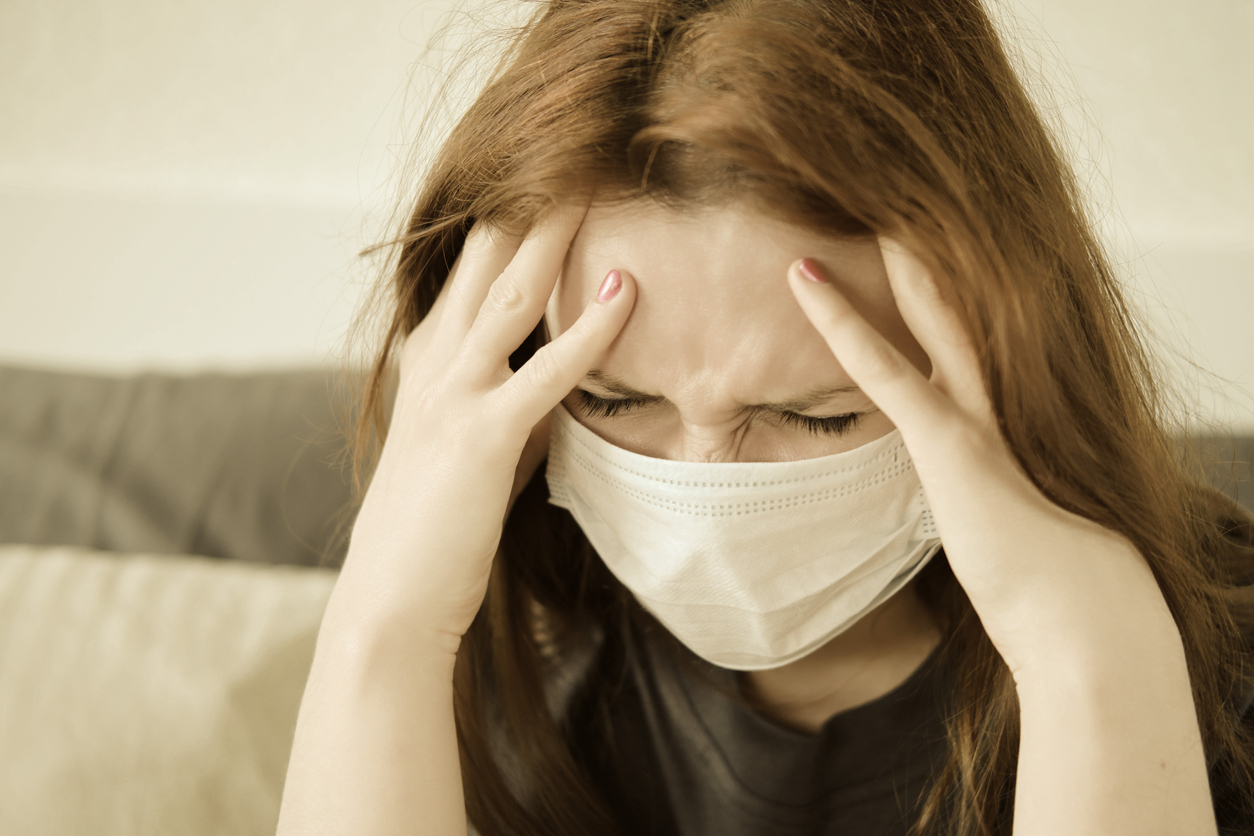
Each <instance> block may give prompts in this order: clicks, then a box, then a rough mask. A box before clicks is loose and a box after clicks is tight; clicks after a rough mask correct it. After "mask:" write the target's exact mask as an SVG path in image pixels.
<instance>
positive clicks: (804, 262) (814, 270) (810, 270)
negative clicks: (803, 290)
mask: <svg viewBox="0 0 1254 836" xmlns="http://www.w3.org/2000/svg"><path fill="white" fill-rule="evenodd" d="M797 269H798V270H800V271H801V275H803V276H805V277H806V278H807V279H809V280H810V281H812V282H818V283H819V284H827V279H825V278H823V271H821V270H820V269H819V265H817V264H815V263H814V260H813V259H809V258H803V259H801V264H799V265H798V266H797Z"/></svg>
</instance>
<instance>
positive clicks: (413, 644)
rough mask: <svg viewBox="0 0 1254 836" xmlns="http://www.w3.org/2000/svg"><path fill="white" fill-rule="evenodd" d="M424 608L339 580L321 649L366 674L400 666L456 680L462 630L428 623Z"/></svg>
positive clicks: (326, 616)
mask: <svg viewBox="0 0 1254 836" xmlns="http://www.w3.org/2000/svg"><path fill="white" fill-rule="evenodd" d="M421 611H422V610H421V608H403V609H402V608H393V607H389V606H385V605H383V604H382V603H381V602H380V601H379V600H377V599H376V598H371V597H363V596H358V595H355V594H353V593H352V591H351V590H350V589H348V588H347V587H342V586H341V585H340V584H339V583H337V584H336V587H335V589H334V590H333V591H332V594H331V598H330V600H328V602H327V608H326V611H325V613H324V615H323V619H322V626H321V628H320V630H319V633H318V647H319V652H322V649H323V648H324V647H325V648H326V652H327V653H328V654H330V655H333V656H334V657H336V658H337V659H338V660H339V661H340V663H341V664H348V665H352V666H353V667H355V668H357V669H358V670H360V671H361V673H362V675H363V676H366V677H371V676H373V675H374V672H376V671H380V670H388V669H395V668H396V667H398V666H400V667H402V668H405V669H408V670H422V671H425V672H426V673H427V674H428V675H430V676H433V677H437V678H439V679H447V680H448V681H450V682H451V681H452V676H453V666H454V664H455V663H456V660H457V651H458V649H459V648H460V646H461V636H460V635H459V634H456V633H451V632H448V631H445V630H441V629H439V628H438V627H436V626H435V625H433V624H429V623H426V622H425V621H424V619H422V618H421V617H420V616H418V615H417V613H419V612H421Z"/></svg>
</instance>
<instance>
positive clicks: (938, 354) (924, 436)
mask: <svg viewBox="0 0 1254 836" xmlns="http://www.w3.org/2000/svg"><path fill="white" fill-rule="evenodd" d="M880 249H881V252H882V254H883V257H884V265H885V268H886V269H887V273H888V279H889V283H890V284H891V286H892V290H893V294H894V296H895V298H896V301H897V306H898V308H899V310H900V311H901V315H902V318H903V319H904V320H905V322H906V324H907V325H908V326H909V328H910V331H911V332H912V333H913V335H914V337H915V339H916V340H917V341H918V342H919V344H920V345H921V346H922V347H923V349H924V351H926V352H927V355H928V358H929V359H930V360H931V365H932V371H931V375H930V377H924V375H923V374H922V373H921V372H920V371H919V369H918V368H916V367H915V366H914V364H913V363H911V362H910V360H908V359H906V357H905V356H904V355H903V354H902V353H901V352H900V351H898V350H897V348H896V347H894V346H893V344H892V343H890V342H889V341H888V340H887V339H886V338H885V337H883V336H882V335H881V334H880V333H879V332H878V331H876V330H875V328H873V327H872V326H871V325H870V324H869V323H868V322H867V321H866V320H865V319H864V318H863V317H862V316H861V315H860V314H859V313H858V312H857V311H856V310H855V309H854V308H853V306H852V305H850V303H849V302H848V301H847V300H846V298H845V297H844V296H843V295H842V294H841V293H840V291H839V290H837V288H836V287H834V286H833V285H832V284H830V283H829V282H827V281H826V280H825V277H824V276H823V273H822V272H821V271H822V268H821V267H820V266H819V265H817V264H816V263H815V262H814V260H813V259H800V260H798V261H796V262H794V263H793V264H792V266H791V267H790V268H789V283H790V285H791V286H792V289H793V292H794V294H795V295H796V297H797V300H798V302H799V303H800V304H801V307H802V309H803V310H804V311H805V313H806V315H807V316H808V317H809V319H810V321H811V322H812V323H813V324H814V326H815V328H817V329H818V331H819V333H820V334H821V335H822V336H823V338H824V339H825V340H826V342H827V344H828V346H829V347H830V348H831V349H832V352H833V353H834V354H835V355H836V358H837V360H838V361H839V362H840V364H841V365H842V366H843V367H844V369H845V371H846V372H848V374H849V375H850V377H852V378H853V380H854V382H855V383H857V384H858V386H859V387H861V389H862V391H863V392H864V393H865V394H866V395H867V397H868V398H870V399H871V400H872V401H873V402H874V403H875V404H876V406H878V407H879V408H880V409H881V410H883V412H884V413H885V414H886V415H887V416H888V418H889V420H891V421H892V422H893V423H894V424H895V425H896V426H897V428H898V429H900V430H901V434H902V438H903V440H904V442H905V444H906V447H907V449H908V450H909V451H910V455H911V457H912V458H913V460H914V463H915V467H916V469H917V471H918V474H919V478H920V480H921V481H922V483H923V488H924V491H925V492H926V494H927V498H928V502H929V504H930V505H931V508H932V512H933V514H934V516H935V520H936V525H937V528H938V530H939V532H940V537H941V540H942V542H943V543H944V547H945V554H946V556H947V557H948V559H949V563H950V566H951V567H952V569H953V572H954V575H955V576H956V577H957V579H958V582H959V583H960V584H962V588H963V589H964V590H965V591H966V593H967V596H968V597H969V598H970V600H971V603H972V605H973V606H974V607H975V611H976V612H977V613H978V614H979V616H980V620H981V622H982V623H983V625H984V629H985V631H986V632H987V633H988V635H989V637H990V638H991V639H992V641H993V643H994V645H995V646H996V647H997V650H998V652H999V653H1001V655H1002V658H1003V659H1005V660H1006V662H1007V664H1008V665H1009V666H1010V668H1011V670H1012V671H1013V672H1014V673H1015V674H1016V676H1018V675H1019V674H1020V673H1021V672H1023V671H1024V670H1027V669H1031V668H1032V667H1034V666H1040V667H1052V663H1053V662H1054V661H1056V659H1054V658H1053V657H1055V656H1057V654H1059V653H1065V654H1069V655H1070V656H1071V657H1072V658H1074V654H1077V653H1084V652H1087V651H1088V650H1089V648H1088V647H1087V646H1086V645H1088V644H1090V643H1091V642H1106V641H1118V640H1119V631H1118V630H1116V631H1115V632H1108V631H1105V630H1103V629H1102V627H1103V626H1110V627H1117V626H1118V625H1114V624H1106V622H1108V621H1110V620H1111V616H1117V615H1119V614H1123V615H1126V611H1125V612H1123V613H1119V612H1117V611H1119V610H1120V609H1121V607H1119V606H1112V604H1119V605H1126V606H1131V607H1135V608H1139V609H1143V610H1144V611H1145V613H1146V614H1154V615H1156V616H1157V617H1160V618H1164V617H1165V618H1166V619H1167V621H1169V622H1170V620H1171V617H1170V614H1169V612H1168V610H1167V607H1166V604H1165V602H1164V600H1163V597H1162V594H1161V592H1160V591H1159V588H1158V585H1157V583H1156V581H1155V579H1154V576H1153V574H1152V573H1151V572H1150V569H1149V566H1148V565H1147V564H1146V562H1145V560H1144V559H1143V558H1142V557H1141V555H1140V553H1139V552H1138V551H1137V549H1136V548H1135V547H1134V546H1133V545H1132V543H1131V541H1129V540H1128V539H1127V538H1126V537H1124V536H1122V535H1121V534H1118V533H1116V532H1114V531H1111V530H1110V529H1107V528H1104V527H1102V526H1100V525H1098V524H1097V523H1095V522H1093V521H1091V520H1088V519H1086V518H1084V517H1080V516H1078V515H1076V514H1073V513H1070V512H1068V511H1066V510H1064V509H1063V508H1061V507H1059V506H1058V505H1056V504H1055V503H1053V502H1052V501H1050V500H1049V499H1048V498H1047V497H1046V496H1045V495H1044V494H1043V493H1042V492H1041V491H1040V490H1039V489H1038V488H1037V487H1036V486H1035V485H1034V484H1033V483H1032V481H1031V480H1030V479H1028V477H1027V475H1026V474H1025V473H1024V472H1023V469H1022V468H1021V467H1020V465H1019V463H1018V461H1017V460H1016V458H1015V456H1014V454H1013V453H1012V452H1011V450H1010V447H1009V446H1008V445H1007V443H1006V441H1005V439H1004V438H1003V436H1002V434H1001V431H1000V428H999V426H998V422H997V417H996V415H995V413H994V410H993V406H992V403H991V402H990V400H989V397H988V394H987V391H986V388H985V385H984V379H983V374H982V372H981V368H980V363H979V359H978V357H977V356H976V351H975V348H974V346H973V344H972V341H971V339H970V337H969V335H968V333H967V331H966V329H965V328H964V326H963V324H962V321H961V319H960V318H959V316H958V313H957V311H956V310H954V308H953V307H951V306H950V304H949V303H948V302H947V301H946V300H945V299H944V297H943V296H942V294H941V292H940V291H939V289H938V287H937V285H936V283H935V281H933V279H932V278H931V276H929V275H928V272H927V270H926V268H924V266H923V265H922V263H921V262H920V261H919V260H918V259H917V258H916V257H915V256H914V255H913V254H911V253H910V252H908V251H907V250H906V249H905V248H904V247H902V246H901V245H900V244H898V243H896V242H895V241H893V240H891V239H887V238H881V239H880ZM807 273H809V274H810V275H811V276H814V277H816V278H817V279H818V280H817V281H816V280H815V278H808V277H807V275H806V274H807Z"/></svg>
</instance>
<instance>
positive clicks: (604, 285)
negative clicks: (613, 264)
mask: <svg viewBox="0 0 1254 836" xmlns="http://www.w3.org/2000/svg"><path fill="white" fill-rule="evenodd" d="M622 287H623V277H622V276H620V275H619V274H618V271H617V270H611V271H610V272H609V274H608V275H606V277H605V281H603V282H601V289H600V290H598V291H597V301H598V302H608V301H610V300H611V299H613V298H614V297H615V296H617V295H618V291H619V290H621V289H622Z"/></svg>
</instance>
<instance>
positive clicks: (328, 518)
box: [0, 366, 1254, 836]
mask: <svg viewBox="0 0 1254 836" xmlns="http://www.w3.org/2000/svg"><path fill="white" fill-rule="evenodd" d="M357 383H358V380H357V378H355V377H354V376H352V375H348V374H346V373H343V372H340V371H336V370H327V369H291V370H276V371H271V372H257V373H250V374H226V373H206V374H196V375H170V374H140V375H132V376H108V375H99V374H84V373H70V372H63V371H52V370H43V369H34V368H22V367H16V366H8V367H4V366H0V834H26V835H27V836H70V834H74V835H75V836H79V834H88V833H90V834H96V836H123V834H125V836H148V834H153V835H154V836H155V835H156V834H162V836H165V834H181V835H182V836H200V835H201V834H228V833H229V834H238V835H239V836H245V835H246V834H272V833H273V832H274V828H275V823H276V821H277V817H278V806H279V799H280V796H281V793H282V787H283V777H284V771H285V769H286V766H287V757H288V752H289V749H290V746H291V741H292V734H293V731H294V727H295V721H296V712H297V708H298V706H299V703H300V697H301V693H302V690H303V688H304V682H305V678H306V676H307V675H308V671H309V665H310V662H311V660H312V654H313V648H314V641H315V638H316V635H317V630H318V624H319V621H320V619H321V615H322V611H323V608H324V607H325V605H326V601H327V597H328V595H329V594H330V591H331V587H332V585H333V584H334V581H335V575H336V568H335V567H337V566H338V565H339V563H340V562H341V561H342V559H343V555H344V552H345V549H346V546H347V540H348V533H349V531H350V530H351V525H352V519H353V514H354V511H355V506H354V502H353V493H352V490H351V478H350V471H349V469H348V468H347V467H346V465H347V461H346V457H345V452H346V449H345V433H344V430H345V428H346V427H347V426H348V425H349V424H351V421H352V418H353V415H354V411H353V398H354V395H355V392H356V386H357ZM1199 443H1200V444H1201V445H1202V452H1203V456H1204V460H1205V462H1206V467H1205V472H1204V473H1203V474H1202V475H1201V478H1205V479H1207V480H1209V481H1211V482H1212V483H1214V484H1215V485H1216V486H1218V487H1220V488H1221V489H1222V490H1224V491H1226V492H1227V493H1228V494H1229V495H1230V496H1232V497H1233V498H1235V499H1236V500H1237V501H1238V502H1240V503H1242V504H1243V505H1245V507H1247V508H1254V485H1252V483H1251V480H1250V469H1249V464H1248V463H1249V462H1250V460H1251V456H1252V455H1254V436H1236V437H1214V438H1207V439H1202V440H1201V441H1200V442H1199Z"/></svg>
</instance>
